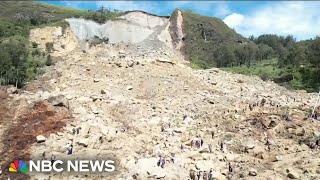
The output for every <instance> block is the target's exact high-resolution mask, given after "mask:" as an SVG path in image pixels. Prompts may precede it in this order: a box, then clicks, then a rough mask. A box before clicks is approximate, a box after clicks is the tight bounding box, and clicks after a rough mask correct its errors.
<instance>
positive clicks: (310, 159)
mask: <svg viewBox="0 0 320 180" xmlns="http://www.w3.org/2000/svg"><path fill="white" fill-rule="evenodd" d="M127 48H129V49H130V48H131V47H128V46H126V45H121V44H120V45H103V46H97V47H93V48H91V49H90V50H89V51H87V52H86V53H84V52H83V51H81V49H80V48H74V49H73V50H72V51H70V52H69V51H68V52H67V53H66V52H64V51H58V50H56V52H54V55H55V56H59V57H60V59H61V60H59V61H57V62H56V63H55V65H54V66H51V67H49V69H48V71H46V73H45V74H43V75H42V77H40V78H39V80H37V81H35V82H33V83H30V84H29V85H28V87H26V89H28V88H29V89H33V91H32V92H30V91H23V92H20V93H18V94H11V97H12V98H13V101H22V100H24V101H25V102H26V103H29V104H32V103H35V102H39V101H46V102H48V103H50V104H51V105H53V106H54V107H65V108H67V109H68V110H69V111H70V113H71V116H72V120H70V121H67V122H65V123H66V125H65V127H64V128H63V129H60V130H59V132H52V133H51V134H48V133H47V132H43V134H40V135H41V136H36V137H34V142H38V143H35V144H33V146H32V147H31V149H30V154H31V155H30V158H31V159H37V158H44V159H50V158H51V157H55V158H56V159H75V158H77V159H83V158H86V157H112V158H114V159H116V160H117V165H116V169H117V170H116V172H115V173H114V174H111V175H110V174H90V173H89V174H85V173H83V174H64V173H62V174H32V175H31V176H32V178H38V179H43V178H48V176H50V179H62V178H65V176H69V178H75V179H81V178H83V179H84V178H86V179H88V178H91V179H94V178H95V179H97V178H106V179H146V178H156V179H239V178H246V179H268V178H269V179H277V178H280V179H286V178H291V179H318V178H320V171H319V166H320V164H319V162H320V155H319V154H320V153H319V149H320V131H319V129H320V122H319V121H317V120H314V119H311V118H308V115H309V113H310V109H312V106H313V105H314V104H313V103H314V101H315V97H316V94H308V93H306V92H302V91H290V90H287V89H285V88H284V87H280V86H278V85H277V84H275V83H273V82H264V81H262V80H261V79H259V78H258V77H249V76H244V75H239V74H231V73H227V72H224V71H221V70H219V69H216V68H213V69H209V70H193V69H191V68H190V67H188V66H187V65H186V62H184V61H183V60H181V59H179V56H178V55H174V51H172V50H169V49H165V47H163V48H164V49H163V50H159V49H157V50H156V51H158V52H160V53H157V56H158V57H156V58H152V57H150V56H146V57H142V56H137V54H139V53H140V52H139V51H140V50H139V48H137V49H136V52H134V51H128V49H127ZM142 50H143V51H145V50H146V49H145V48H142ZM142 50H141V51H142ZM161 52H163V53H161ZM32 86H36V87H37V88H32ZM35 89H37V90H35ZM55 112H59V111H55ZM63 119H65V118H63ZM39 122H41V119H40V120H39Z"/></svg>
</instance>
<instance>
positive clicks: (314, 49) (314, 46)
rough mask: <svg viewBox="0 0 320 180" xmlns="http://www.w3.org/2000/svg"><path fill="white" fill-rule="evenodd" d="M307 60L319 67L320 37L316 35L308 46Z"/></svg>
mask: <svg viewBox="0 0 320 180" xmlns="http://www.w3.org/2000/svg"><path fill="white" fill-rule="evenodd" d="M308 59H309V62H310V63H311V64H313V65H315V66H316V67H317V68H320V37H317V38H316V39H315V40H314V41H313V42H312V43H311V45H310V46H309V48H308Z"/></svg>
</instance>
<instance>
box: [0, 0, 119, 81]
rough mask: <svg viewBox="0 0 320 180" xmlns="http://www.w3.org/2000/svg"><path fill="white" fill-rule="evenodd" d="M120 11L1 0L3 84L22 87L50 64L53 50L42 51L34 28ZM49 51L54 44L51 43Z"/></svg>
mask: <svg viewBox="0 0 320 180" xmlns="http://www.w3.org/2000/svg"><path fill="white" fill-rule="evenodd" d="M119 14H120V13H119V12H111V11H107V10H103V11H101V12H93V11H85V10H76V9H69V8H62V7H57V6H51V5H47V4H43V3H39V2H33V1H1V2H0V57H1V60H0V85H7V84H12V85H15V86H18V87H22V86H23V85H24V84H25V83H26V82H27V81H29V80H32V79H34V78H35V77H36V75H37V74H39V73H41V72H40V71H41V70H40V69H39V67H43V66H44V65H50V64H51V62H52V60H51V58H50V56H48V53H49V52H46V53H45V52H40V50H39V49H38V47H37V44H31V43H30V42H29V40H28V38H29V37H28V36H29V31H30V29H32V28H36V27H43V26H62V27H63V28H65V27H66V26H68V24H67V22H65V18H69V17H81V18H85V19H92V20H94V21H97V22H99V23H102V22H105V21H106V20H109V19H115V18H116V17H117V16H118V15H119ZM47 46H48V51H50V50H51V47H52V46H53V45H52V44H48V45H47Z"/></svg>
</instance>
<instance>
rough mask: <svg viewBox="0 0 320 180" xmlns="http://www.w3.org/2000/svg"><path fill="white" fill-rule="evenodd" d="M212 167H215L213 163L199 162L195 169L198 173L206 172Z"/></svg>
mask: <svg viewBox="0 0 320 180" xmlns="http://www.w3.org/2000/svg"><path fill="white" fill-rule="evenodd" d="M214 167H215V165H214V162H213V161H206V160H199V161H197V162H196V169H198V170H200V171H208V170H210V169H211V168H214Z"/></svg>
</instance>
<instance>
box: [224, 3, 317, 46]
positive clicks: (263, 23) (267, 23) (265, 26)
mask: <svg viewBox="0 0 320 180" xmlns="http://www.w3.org/2000/svg"><path fill="white" fill-rule="evenodd" d="M319 9H320V4H319V3H316V2H280V3H279V2H277V3H271V4H269V5H267V6H266V7H263V8H261V9H257V10H255V11H254V12H251V13H249V14H247V15H241V14H236V13H233V14H231V15H229V16H227V17H225V18H224V22H225V23H226V24H227V25H229V26H230V27H232V28H234V29H235V30H236V31H237V32H239V33H240V34H243V35H245V36H250V35H255V36H258V35H260V34H266V33H269V34H279V35H289V34H291V35H294V36H295V37H296V38H297V39H298V40H300V39H309V38H312V37H315V36H317V35H319V34H320V11H319Z"/></svg>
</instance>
